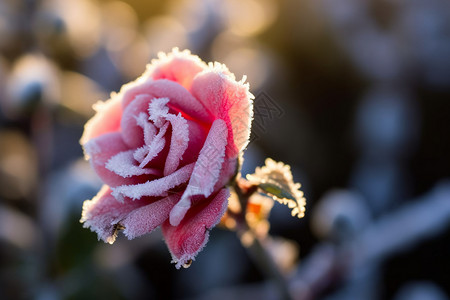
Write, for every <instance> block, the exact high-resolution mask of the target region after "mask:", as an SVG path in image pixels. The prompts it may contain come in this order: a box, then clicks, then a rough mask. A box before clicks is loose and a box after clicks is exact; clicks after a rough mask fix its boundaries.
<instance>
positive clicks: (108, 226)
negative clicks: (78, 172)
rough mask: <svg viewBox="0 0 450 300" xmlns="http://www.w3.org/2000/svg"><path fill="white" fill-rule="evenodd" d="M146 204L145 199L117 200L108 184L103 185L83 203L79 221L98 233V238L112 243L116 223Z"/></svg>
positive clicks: (115, 231)
mask: <svg viewBox="0 0 450 300" xmlns="http://www.w3.org/2000/svg"><path fill="white" fill-rule="evenodd" d="M146 204H148V203H147V202H145V201H129V200H125V201H124V202H122V203H121V202H118V201H117V200H116V199H115V198H114V197H113V196H112V195H111V190H110V188H109V187H108V186H106V185H104V186H103V187H102V189H101V190H100V191H99V192H98V194H97V195H96V196H95V197H94V198H93V199H92V200H86V201H84V203H83V213H82V216H81V220H80V222H82V223H84V224H83V227H85V228H90V229H91V231H94V232H96V233H97V235H98V239H102V240H103V241H105V242H107V243H110V244H112V243H113V242H114V241H115V239H116V236H117V224H118V223H119V222H120V220H122V219H123V218H124V217H125V216H127V215H128V214H129V213H130V212H131V211H133V210H135V209H137V208H139V207H141V206H143V205H146Z"/></svg>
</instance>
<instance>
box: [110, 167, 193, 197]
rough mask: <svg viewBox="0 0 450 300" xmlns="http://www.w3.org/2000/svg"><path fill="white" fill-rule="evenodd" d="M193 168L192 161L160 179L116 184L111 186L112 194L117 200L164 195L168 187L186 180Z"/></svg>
mask: <svg viewBox="0 0 450 300" xmlns="http://www.w3.org/2000/svg"><path fill="white" fill-rule="evenodd" d="M193 169H194V163H192V164H189V165H186V166H184V167H182V168H180V169H178V170H177V171H175V172H174V173H172V174H170V175H168V176H165V177H163V178H160V179H156V180H152V181H147V182H146V183H141V184H134V185H122V186H118V187H115V188H112V190H113V192H112V195H113V196H114V197H116V199H118V200H119V201H122V200H123V198H124V197H129V198H131V199H133V200H136V199H140V198H142V197H143V196H165V195H166V193H167V192H168V191H169V190H170V189H172V188H174V187H176V186H177V185H180V184H182V183H185V182H187V181H188V179H189V177H190V176H191V174H192V170H193Z"/></svg>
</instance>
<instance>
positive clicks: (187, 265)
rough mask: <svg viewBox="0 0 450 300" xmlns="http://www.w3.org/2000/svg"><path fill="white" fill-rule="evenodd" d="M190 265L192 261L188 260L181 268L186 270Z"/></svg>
mask: <svg viewBox="0 0 450 300" xmlns="http://www.w3.org/2000/svg"><path fill="white" fill-rule="evenodd" d="M191 265H192V259H190V260H188V261H187V262H186V263H185V264H183V268H185V269H187V268H189V267H190V266H191Z"/></svg>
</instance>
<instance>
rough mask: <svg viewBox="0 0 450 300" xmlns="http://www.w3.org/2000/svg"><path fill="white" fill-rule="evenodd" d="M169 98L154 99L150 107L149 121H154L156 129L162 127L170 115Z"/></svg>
mask: <svg viewBox="0 0 450 300" xmlns="http://www.w3.org/2000/svg"><path fill="white" fill-rule="evenodd" d="M167 103H169V98H154V99H153V100H152V102H150V104H149V105H148V115H149V120H152V121H153V124H155V126H156V127H158V128H159V127H162V126H163V125H164V123H165V122H166V119H167V116H168V115H169V107H167Z"/></svg>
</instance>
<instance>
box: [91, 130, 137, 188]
mask: <svg viewBox="0 0 450 300" xmlns="http://www.w3.org/2000/svg"><path fill="white" fill-rule="evenodd" d="M84 150H85V152H86V154H87V155H88V156H89V157H90V163H91V165H92V167H93V168H94V170H95V172H96V173H97V175H98V176H99V177H100V178H101V180H102V181H103V182H104V183H106V184H107V185H109V186H111V187H113V186H117V185H124V184H136V183H139V182H141V181H140V179H139V178H137V177H131V178H124V177H122V176H120V175H118V174H116V173H114V172H112V171H111V170H109V169H108V168H106V164H107V163H108V161H109V160H110V159H111V158H112V157H113V156H115V155H117V154H119V153H121V152H124V151H127V150H128V146H127V145H126V144H125V143H124V141H123V139H122V135H121V134H120V132H112V133H105V134H103V135H101V136H99V137H96V138H94V139H91V140H90V141H89V142H88V143H86V145H85V146H84Z"/></svg>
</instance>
